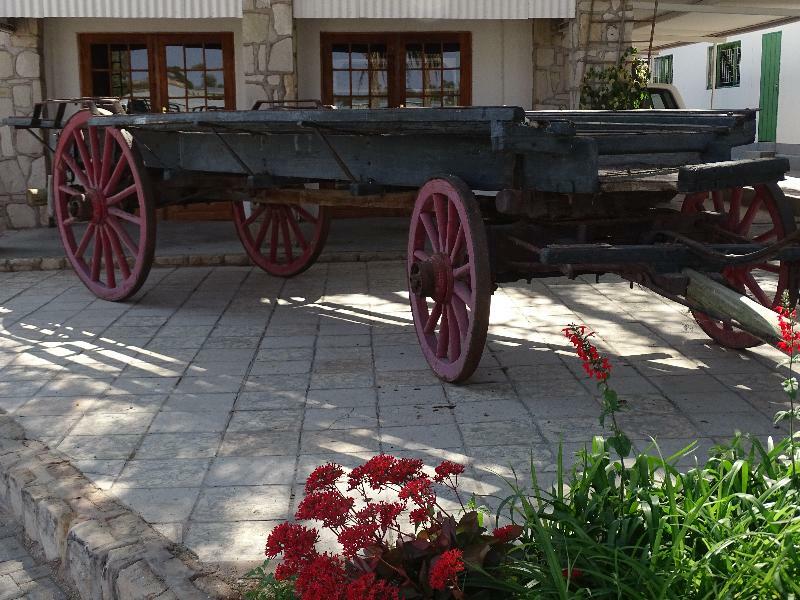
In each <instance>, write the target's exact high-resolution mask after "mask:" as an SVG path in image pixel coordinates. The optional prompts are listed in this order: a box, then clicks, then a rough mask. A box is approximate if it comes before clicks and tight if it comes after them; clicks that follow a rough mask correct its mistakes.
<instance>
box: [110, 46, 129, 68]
mask: <svg viewBox="0 0 800 600" xmlns="http://www.w3.org/2000/svg"><path fill="white" fill-rule="evenodd" d="M111 68H112V69H114V70H116V71H127V70H128V69H130V68H131V60H130V54H129V53H128V46H123V45H119V44H114V45H113V46H111Z"/></svg>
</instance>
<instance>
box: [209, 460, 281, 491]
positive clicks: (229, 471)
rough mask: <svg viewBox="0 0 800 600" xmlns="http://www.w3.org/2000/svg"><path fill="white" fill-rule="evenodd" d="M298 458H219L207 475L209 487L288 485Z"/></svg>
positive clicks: (212, 464)
mask: <svg viewBox="0 0 800 600" xmlns="http://www.w3.org/2000/svg"><path fill="white" fill-rule="evenodd" d="M295 462H296V457H295V455H294V454H291V455H287V456H270V457H268V458H265V459H263V460H253V458H252V457H245V458H238V457H229V456H225V457H217V458H215V459H214V461H213V462H212V463H211V467H210V468H209V470H208V475H206V479H205V485H207V486H245V485H267V484H282V485H288V484H290V483H291V482H292V479H293V478H294V470H295Z"/></svg>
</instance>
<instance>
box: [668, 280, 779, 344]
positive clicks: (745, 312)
mask: <svg viewBox="0 0 800 600" xmlns="http://www.w3.org/2000/svg"><path fill="white" fill-rule="evenodd" d="M683 275H685V276H686V277H688V278H689V285H688V286H687V288H686V299H687V300H689V301H690V302H692V303H694V304H696V305H699V306H700V307H702V308H703V309H704V310H706V311H708V312H709V313H710V314H712V315H714V316H725V317H729V318H730V319H731V320H732V321H734V322H735V324H736V325H738V326H739V327H740V328H741V329H743V330H744V331H746V332H748V333H750V334H752V335H754V336H756V337H757V338H759V339H760V340H763V341H765V342H767V343H769V344H773V345H774V344H776V343H777V342H779V341H780V340H781V332H780V328H779V327H778V315H777V314H776V313H775V311H773V310H771V309H769V308H767V307H766V306H763V305H762V304H759V303H758V302H755V301H754V300H751V299H750V298H748V297H747V296H744V295H742V294H740V293H738V292H735V291H734V290H732V289H730V288H728V287H726V286H724V285H722V284H721V283H718V282H716V281H714V280H713V279H710V278H709V277H706V276H705V275H703V274H702V273H698V272H697V271H695V270H693V269H684V270H683Z"/></svg>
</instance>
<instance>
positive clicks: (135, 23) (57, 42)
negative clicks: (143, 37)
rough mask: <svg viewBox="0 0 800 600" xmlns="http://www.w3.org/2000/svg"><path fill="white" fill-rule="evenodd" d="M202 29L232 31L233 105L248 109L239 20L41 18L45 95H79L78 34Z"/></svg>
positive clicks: (64, 96)
mask: <svg viewBox="0 0 800 600" xmlns="http://www.w3.org/2000/svg"><path fill="white" fill-rule="evenodd" d="M202 31H213V32H233V38H234V42H233V44H234V52H235V60H236V102H237V105H238V106H237V108H249V106H246V102H245V92H244V86H245V84H244V69H243V68H242V65H243V59H242V47H241V35H242V20H241V19H85V18H63V19H60V18H59V19H44V68H45V83H46V86H47V95H48V96H49V97H50V98H77V97H78V96H80V95H81V80H80V71H79V65H80V60H79V56H78V34H79V33H115V32H125V33H131V32H143V33H181V32H202Z"/></svg>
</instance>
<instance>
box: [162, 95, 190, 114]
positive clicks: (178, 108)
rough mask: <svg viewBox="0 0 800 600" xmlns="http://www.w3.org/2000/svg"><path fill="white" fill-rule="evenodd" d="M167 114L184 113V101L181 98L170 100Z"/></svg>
mask: <svg viewBox="0 0 800 600" xmlns="http://www.w3.org/2000/svg"><path fill="white" fill-rule="evenodd" d="M167 112H186V100H184V99H183V98H170V99H169V104H167Z"/></svg>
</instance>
